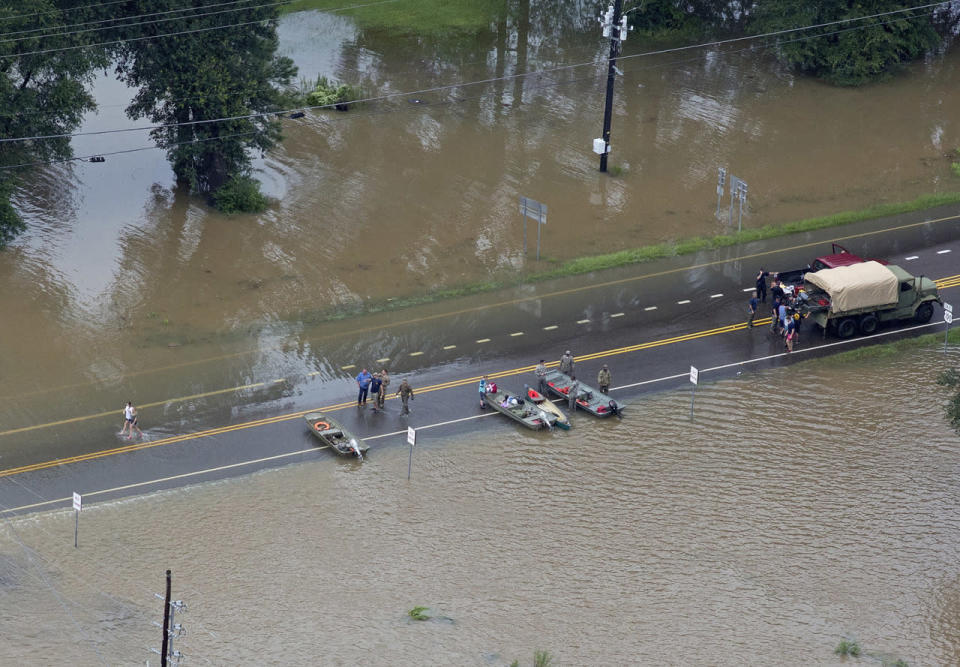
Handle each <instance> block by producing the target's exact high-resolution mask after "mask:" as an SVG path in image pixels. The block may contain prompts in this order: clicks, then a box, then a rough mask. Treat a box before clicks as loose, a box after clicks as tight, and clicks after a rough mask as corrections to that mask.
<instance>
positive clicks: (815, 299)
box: [797, 261, 943, 338]
mask: <svg viewBox="0 0 960 667" xmlns="http://www.w3.org/2000/svg"><path fill="white" fill-rule="evenodd" d="M797 301H798V305H797V307H798V309H799V310H800V313H801V315H803V316H806V317H809V318H810V320H812V321H813V322H815V323H817V324H818V325H820V327H822V328H823V335H824V336H826V335H827V331H828V330H829V331H832V332H834V333H836V335H837V337H838V338H850V337H851V336H853V335H854V334H855V333H857V332H858V331H859V332H860V333H862V334H864V335H870V334H872V333H874V332H875V331H876V330H877V327H878V326H880V323H881V322H889V321H898V320H912V321H913V322H915V323H917V324H925V323H927V322H929V321H930V318H931V317H933V304H934V303H939V304H941V305H943V301H942V300H941V299H940V293H939V291H938V290H937V284H936V283H935V282H934V281H933V280H931V279H930V278H926V277H924V276H920V277H914V276H912V275H910V274H909V273H907V272H906V271H904V270H903V269H902V268H900V267H899V266H893V265H887V266H884V265H883V264H880V263H879V262H875V261H866V262H860V263H858V264H850V265H847V266H839V267H837V268H833V269H822V270H820V271H810V272H807V273H806V275H805V276H804V281H803V291H802V292H800V293H799V297H798V299H797Z"/></svg>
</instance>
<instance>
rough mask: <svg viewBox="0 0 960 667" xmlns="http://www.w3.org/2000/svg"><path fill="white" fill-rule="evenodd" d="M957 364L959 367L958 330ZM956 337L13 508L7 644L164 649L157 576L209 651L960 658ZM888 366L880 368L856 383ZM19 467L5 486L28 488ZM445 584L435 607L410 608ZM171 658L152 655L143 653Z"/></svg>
mask: <svg viewBox="0 0 960 667" xmlns="http://www.w3.org/2000/svg"><path fill="white" fill-rule="evenodd" d="M951 355H952V356H951V357H949V358H947V359H946V363H956V362H957V358H956V352H955V351H953V352H951ZM944 363H945V357H944V355H943V353H942V351H941V350H940V349H938V348H933V349H930V350H920V351H914V352H910V353H907V354H901V355H898V356H895V357H892V358H887V359H883V360H875V361H867V362H864V361H860V362H850V361H848V362H843V363H837V361H836V360H835V359H826V360H821V361H814V362H810V363H805V364H801V365H794V366H791V367H789V368H785V369H778V370H768V371H763V372H759V373H746V374H744V375H742V376H740V377H739V378H736V379H731V380H725V381H722V382H717V383H715V384H708V385H704V386H701V388H700V391H698V395H697V404H696V406H697V407H696V419H695V420H694V421H693V422H692V423H691V422H690V421H689V420H688V418H687V417H688V410H689V393H687V392H682V391H681V392H668V393H662V394H654V395H646V396H644V397H643V399H642V400H640V401H638V402H637V403H636V409H635V410H634V411H632V412H631V414H630V416H629V417H628V418H627V419H625V420H624V421H622V422H615V421H610V422H596V421H590V420H589V419H587V418H586V417H584V416H580V417H578V418H577V419H576V424H575V428H574V430H572V431H570V432H567V433H555V434H549V433H544V434H534V435H531V434H528V433H525V432H521V431H519V430H517V429H515V428H513V427H512V426H510V425H507V424H502V423H499V422H497V421H495V420H485V428H486V429H487V430H484V431H482V432H476V433H470V434H466V433H465V434H463V435H462V436H460V437H454V438H447V439H443V440H442V441H440V440H436V439H434V440H429V439H428V440H427V441H426V442H425V443H423V444H421V445H419V446H418V447H417V449H416V452H415V454H414V459H413V476H412V480H411V481H410V482H409V483H408V482H407V481H406V479H405V474H406V465H407V454H408V450H407V448H406V447H405V446H403V445H401V444H399V442H398V443H393V444H390V443H387V442H383V443H382V444H378V446H376V447H374V449H373V450H371V454H370V456H369V459H368V461H367V462H365V463H363V464H362V465H358V464H356V463H353V462H349V461H343V460H339V459H333V458H332V457H330V456H327V455H326V453H323V452H321V453H319V455H318V457H317V460H315V461H312V462H309V463H304V464H300V465H296V466H291V467H287V468H282V469H276V470H271V471H267V472H263V473H259V474H256V475H252V476H247V477H242V478H236V479H232V480H227V481H223V482H218V483H211V484H204V485H199V486H193V487H186V488H183V489H178V490H175V491H169V492H160V493H155V494H151V495H147V496H142V497H137V498H131V499H127V500H123V501H117V502H109V503H102V504H95V505H91V506H89V507H87V508H86V509H85V510H84V511H83V513H82V516H81V520H80V545H81V546H80V549H79V550H74V548H73V544H72V538H73V535H72V531H73V514H72V512H52V513H42V514H36V515H33V516H30V517H18V518H6V519H3V520H2V522H0V592H2V599H3V604H2V605H0V609H2V611H0V627H3V629H4V631H3V632H2V633H0V656H3V658H4V660H6V661H10V662H12V661H14V660H17V659H19V660H21V661H25V662H37V661H40V662H57V661H62V660H63V659H69V660H70V662H71V663H72V664H98V663H99V662H103V663H110V664H117V663H139V664H142V663H143V662H144V661H145V660H147V659H151V660H155V659H156V656H154V655H153V654H151V653H149V652H148V650H147V649H148V647H150V646H156V645H158V639H159V630H158V629H157V628H155V627H154V626H153V625H152V622H153V621H154V620H158V619H159V612H160V605H159V601H158V600H156V599H155V598H154V597H153V593H154V592H158V591H162V586H163V572H164V570H165V569H166V568H171V569H172V570H173V576H174V579H173V581H174V589H173V590H174V598H179V599H183V600H184V601H186V602H187V604H188V605H189V612H188V613H186V614H183V615H182V616H178V620H179V621H181V622H183V624H184V625H185V627H186V628H187V630H188V634H187V636H186V637H185V638H183V639H182V640H178V643H177V648H178V649H180V650H182V651H183V652H184V654H185V655H187V656H188V658H189V660H191V662H195V663H197V664H208V663H212V664H223V663H227V662H230V663H236V662H242V663H250V662H264V661H266V662H271V661H279V662H283V663H284V664H317V663H318V662H323V663H324V664H344V665H348V664H359V663H364V664H376V665H388V664H391V665H413V664H462V665H507V664H509V663H510V662H512V661H513V660H514V659H519V660H521V664H529V662H530V660H531V659H532V655H533V651H534V650H535V649H538V648H539V649H546V650H548V651H550V652H551V653H552V654H553V655H554V657H555V659H556V662H557V664H563V665H567V664H570V665H573V664H595V665H619V664H631V663H636V662H638V661H639V662H643V663H645V664H757V665H759V664H777V663H779V664H827V665H829V664H842V663H841V661H840V660H839V659H838V658H837V657H836V656H834V655H833V649H834V647H835V646H836V645H837V643H838V642H839V641H840V639H842V638H844V637H849V638H851V639H855V640H856V641H858V642H859V643H860V645H861V647H862V648H863V650H864V653H865V654H866V655H868V656H871V657H873V658H875V659H877V660H885V661H887V663H888V664H892V663H893V662H894V661H896V660H897V659H903V660H905V661H907V662H908V663H909V664H917V665H929V664H940V665H947V664H956V663H957V662H958V661H960V620H958V619H960V615H958V614H957V611H958V609H960V570H958V565H957V563H958V562H960V559H958V551H960V531H958V528H960V526H958V519H957V517H958V516H960V514H958V510H960V493H958V490H957V489H958V481H960V480H958V475H957V469H956V460H957V455H958V453H960V440H958V438H957V436H956V435H955V434H954V433H953V432H952V431H950V430H948V429H947V427H946V425H945V424H944V421H943V412H942V410H943V408H942V400H943V398H944V395H943V393H942V392H941V390H940V389H939V388H938V387H936V385H934V384H933V378H934V377H935V375H936V373H937V371H938V370H939V369H940V368H941V367H942V366H943V364H944ZM865 377H869V378H870V380H869V384H870V387H871V390H870V391H865V390H864V382H865V380H864V378H865ZM17 483H18V482H17V481H16V477H12V478H11V477H8V478H0V485H11V484H17ZM417 605H423V606H427V607H430V609H431V610H432V613H433V614H434V615H436V616H437V617H438V618H437V619H435V620H430V621H426V622H415V621H412V620H410V619H409V618H408V617H407V615H406V612H407V611H408V610H409V609H411V608H413V607H414V606H417ZM152 664H155V663H152Z"/></svg>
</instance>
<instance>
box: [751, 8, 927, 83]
mask: <svg viewBox="0 0 960 667" xmlns="http://www.w3.org/2000/svg"><path fill="white" fill-rule="evenodd" d="M903 4H904V3H902V2H896V0H865V1H864V2H848V1H847V0H819V1H818V2H811V1H810V0H778V1H777V2H762V1H761V2H758V3H757V4H756V5H755V7H754V11H753V12H752V15H751V19H750V23H749V29H750V31H751V32H753V33H754V34H761V33H766V32H773V31H777V30H787V29H791V28H799V27H803V26H811V25H819V24H821V23H832V22H834V21H845V20H847V19H857V20H851V21H849V22H845V23H840V24H834V25H829V26H825V27H823V28H816V29H812V30H804V31H803V32H797V33H788V34H786V35H784V36H783V37H782V38H781V39H780V41H779V42H778V50H779V54H780V56H781V58H782V59H783V60H784V61H785V62H786V63H787V64H788V65H790V66H791V67H793V68H795V69H797V70H799V71H802V72H806V73H808V74H813V75H815V76H818V77H821V78H824V79H826V80H828V81H830V82H832V83H835V84H838V85H843V86H856V85H860V84H863V83H866V82H868V81H873V80H876V79H879V78H883V77H885V76H889V75H890V74H891V73H892V72H893V71H894V70H895V69H896V68H897V67H899V66H901V65H903V64H905V63H908V62H910V61H912V60H915V59H917V58H919V57H921V56H923V55H924V54H925V53H926V52H927V51H929V50H930V49H933V48H934V47H936V46H937V45H939V44H940V43H941V41H942V37H941V35H940V34H939V33H938V30H937V26H938V25H939V24H940V23H941V18H942V17H938V15H937V14H936V13H931V10H930V9H929V7H928V8H925V9H918V10H912V11H907V12H898V13H896V14H887V13H888V12H893V11H896V10H899V9H902V8H903ZM877 14H887V15H885V16H874V15H877ZM864 16H874V18H865V19H864V18H861V17H864Z"/></svg>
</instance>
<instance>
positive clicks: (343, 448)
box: [303, 412, 370, 461]
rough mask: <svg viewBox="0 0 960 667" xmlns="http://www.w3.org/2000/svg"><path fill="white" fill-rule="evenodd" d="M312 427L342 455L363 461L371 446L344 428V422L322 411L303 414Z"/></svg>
mask: <svg viewBox="0 0 960 667" xmlns="http://www.w3.org/2000/svg"><path fill="white" fill-rule="evenodd" d="M303 419H304V420H305V421H306V422H307V426H309V427H310V432H311V433H313V434H314V435H315V436H317V438H318V439H319V440H320V442H322V443H323V444H325V445H328V446H329V447H330V449H332V450H333V451H334V453H335V454H339V455H340V456H351V455H353V456H356V457H358V458H359V459H360V460H361V461H362V460H363V455H364V454H366V453H367V450H368V449H370V446H369V445H368V444H367V443H365V442H364V441H363V440H361V439H360V438H358V437H357V436H355V435H354V434H353V433H351V432H350V431H348V430H347V429H345V428H343V424H341V423H340V422H338V421H336V420H335V419H331V418H330V417H328V416H327V415H325V414H323V413H322V412H308V413H307V414H305V415H304V416H303Z"/></svg>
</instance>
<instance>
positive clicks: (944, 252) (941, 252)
mask: <svg viewBox="0 0 960 667" xmlns="http://www.w3.org/2000/svg"><path fill="white" fill-rule="evenodd" d="M948 252H950V250H949V249H947V250H938V251H937V254H938V255H946V254H947V253H948Z"/></svg>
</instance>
